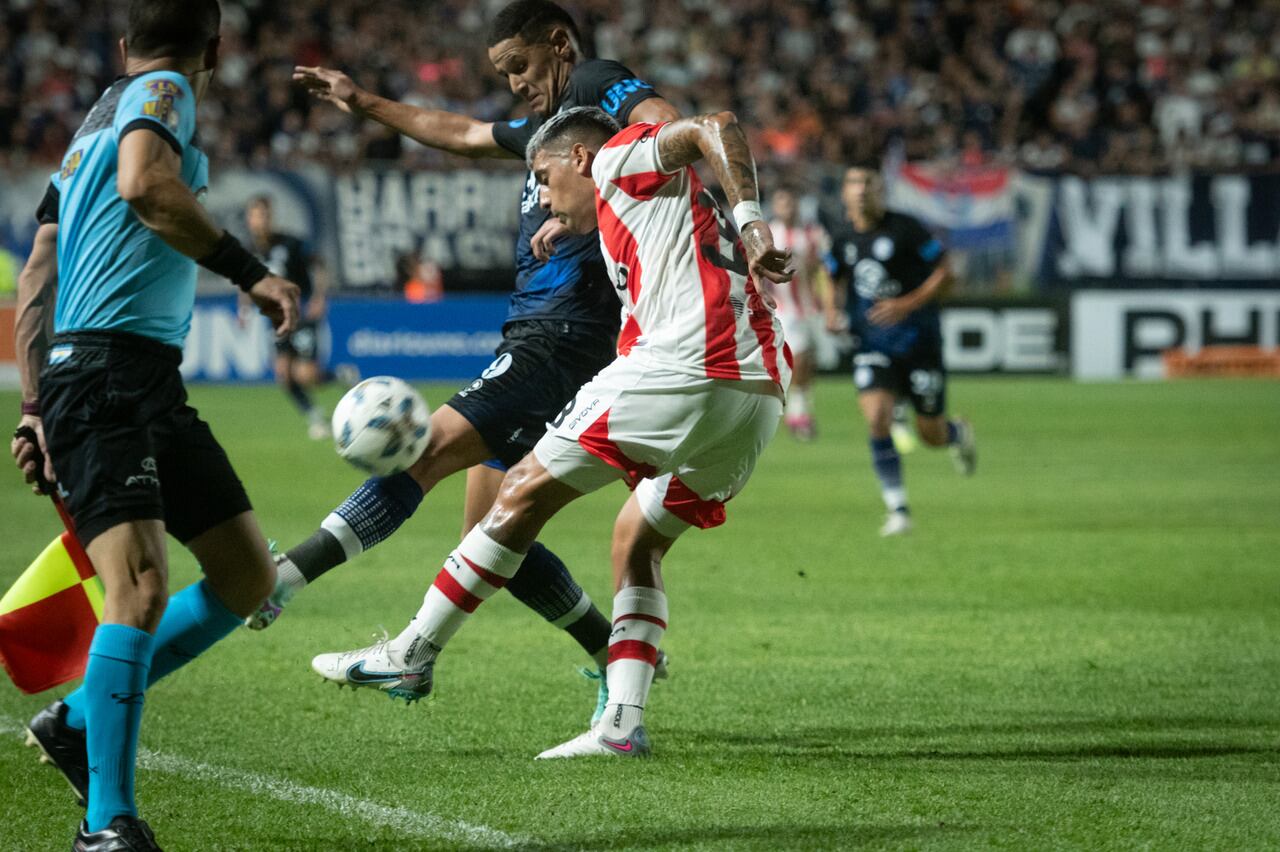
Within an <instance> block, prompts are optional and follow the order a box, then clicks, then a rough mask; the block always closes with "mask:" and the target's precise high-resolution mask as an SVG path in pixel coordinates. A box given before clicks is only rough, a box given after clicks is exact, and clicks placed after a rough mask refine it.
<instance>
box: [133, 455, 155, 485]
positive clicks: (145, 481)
mask: <svg viewBox="0 0 1280 852" xmlns="http://www.w3.org/2000/svg"><path fill="white" fill-rule="evenodd" d="M124 484H125V487H126V488H128V487H129V486H132V485H143V486H149V487H152V488H159V487H160V477H159V475H158V472H157V470H156V460H155V459H154V458H152V457H151V456H147V457H146V458H145V459H143V460H142V473H140V474H135V475H133V476H131V477H129V478H128V479H126V480H125V481H124Z"/></svg>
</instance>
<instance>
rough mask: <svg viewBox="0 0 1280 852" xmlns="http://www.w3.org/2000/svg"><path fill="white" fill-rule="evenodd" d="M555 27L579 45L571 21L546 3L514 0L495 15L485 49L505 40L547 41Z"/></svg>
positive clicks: (549, 3)
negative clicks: (567, 34)
mask: <svg viewBox="0 0 1280 852" xmlns="http://www.w3.org/2000/svg"><path fill="white" fill-rule="evenodd" d="M556 27H564V28H565V29H566V30H568V31H569V35H570V36H572V37H573V40H574V41H575V42H578V43H581V42H582V35H581V34H580V33H579V32H578V25H577V24H576V23H574V21H573V17H572V16H571V15H570V14H569V13H568V12H566V11H565V10H564V9H561V8H560V7H559V6H557V5H556V4H555V3H552V2H550V0H515V2H514V3H508V4H507V5H506V6H504V7H502V11H500V12H498V15H497V17H495V18H494V19H493V23H492V24H491V25H490V26H489V47H493V46H494V45H495V44H497V43H498V42H500V41H506V40H507V39H509V38H515V37H516V36H519V37H520V40H521V41H523V42H525V43H526V44H537V43H538V42H543V41H546V40H547V37H548V36H549V35H551V31H552V30H553V29H555V28H556Z"/></svg>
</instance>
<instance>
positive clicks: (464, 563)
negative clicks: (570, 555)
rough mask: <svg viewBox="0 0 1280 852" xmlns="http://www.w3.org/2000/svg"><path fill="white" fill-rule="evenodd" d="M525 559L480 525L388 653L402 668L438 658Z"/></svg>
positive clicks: (451, 558)
mask: <svg viewBox="0 0 1280 852" xmlns="http://www.w3.org/2000/svg"><path fill="white" fill-rule="evenodd" d="M523 561H524V554H523V553H516V552H515V551H514V550H511V549H509V548H506V547H503V546H502V545H501V544H498V543H497V542H496V541H494V540H493V539H491V538H489V536H488V535H486V534H485V532H484V530H482V529H480V527H478V526H476V527H473V528H472V530H471V532H469V533H467V537H466V538H464V539H463V540H462V543H461V544H459V545H458V548H457V550H455V551H453V553H450V554H449V558H448V559H446V560H445V561H444V567H443V568H441V569H440V573H439V574H437V575H436V579H435V582H433V583H432V584H431V588H430V589H427V594H426V597H424V598H423V599H422V607H421V608H419V610H418V614H417V615H415V616H414V617H413V619H412V620H411V621H410V622H409V626H408V627H406V628H405V629H404V630H403V631H401V633H400V635H399V636H397V637H396V638H395V639H393V640H392V641H391V645H390V647H389V648H388V649H387V650H388V651H389V652H390V655H391V659H392V661H393V662H400V663H402V664H403V663H415V662H420V661H424V660H429V659H432V658H434V656H435V655H436V654H437V653H439V651H440V649H441V648H443V647H444V646H445V644H446V643H447V642H448V641H449V640H450V639H451V638H453V634H454V633H457V632H458V628H459V627H461V626H462V623H463V622H464V621H466V620H467V617H468V616H469V615H471V613H472V612H474V611H475V608H476V607H478V606H479V605H480V604H481V603H483V602H484V601H485V600H488V598H489V597H490V596H491V595H493V593H494V592H496V591H498V589H501V588H502V587H503V586H504V585H506V583H507V580H509V579H511V577H512V576H513V575H514V574H515V573H516V570H517V569H518V568H519V567H520V563H521V562H523ZM406 658H412V659H406Z"/></svg>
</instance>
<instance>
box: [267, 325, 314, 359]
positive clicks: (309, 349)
mask: <svg viewBox="0 0 1280 852" xmlns="http://www.w3.org/2000/svg"><path fill="white" fill-rule="evenodd" d="M319 325H320V324H319V323H318V322H316V321H315V320H301V321H300V322H299V323H298V327H297V328H296V329H294V331H293V334H290V335H289V336H288V337H286V338H285V339H284V340H277V341H276V353H277V354H279V355H288V356H290V357H291V358H297V359H298V360H300V361H314V360H316V354H317V353H318V352H319V351H320V349H319V347H320V338H319V334H320V328H319Z"/></svg>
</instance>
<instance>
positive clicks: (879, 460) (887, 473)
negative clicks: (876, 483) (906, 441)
mask: <svg viewBox="0 0 1280 852" xmlns="http://www.w3.org/2000/svg"><path fill="white" fill-rule="evenodd" d="M871 466H872V467H873V468H875V471H876V478H877V479H879V480H880V495H881V496H882V497H883V498H884V505H885V507H886V508H887V509H888V510H889V511H890V512H905V511H907V489H906V486H904V485H903V484H902V456H900V455H898V448H897V447H895V446H894V444H893V438H891V437H884V438H872V439H871Z"/></svg>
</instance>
